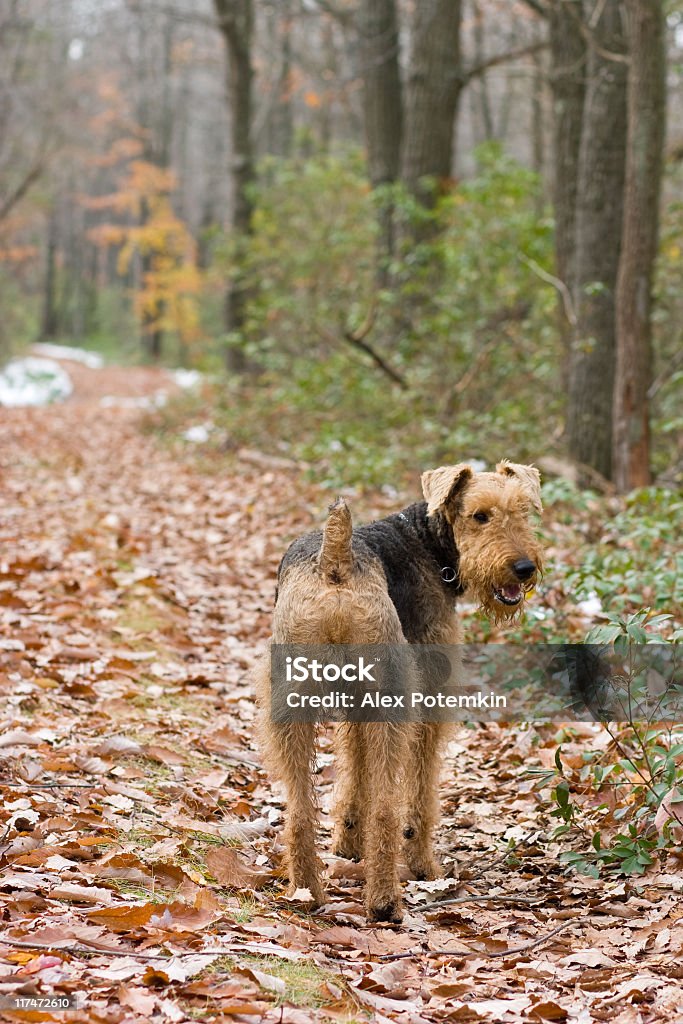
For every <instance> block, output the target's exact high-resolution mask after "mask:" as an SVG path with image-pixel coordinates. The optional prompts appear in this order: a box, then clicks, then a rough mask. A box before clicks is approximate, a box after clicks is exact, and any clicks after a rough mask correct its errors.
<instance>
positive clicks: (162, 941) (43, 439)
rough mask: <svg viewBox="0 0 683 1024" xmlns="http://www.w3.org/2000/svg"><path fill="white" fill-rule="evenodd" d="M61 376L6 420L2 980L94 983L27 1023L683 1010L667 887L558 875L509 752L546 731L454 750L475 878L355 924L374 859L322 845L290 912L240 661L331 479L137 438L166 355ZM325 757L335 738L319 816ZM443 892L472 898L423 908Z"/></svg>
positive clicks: (452, 789)
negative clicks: (324, 888) (66, 385)
mask: <svg viewBox="0 0 683 1024" xmlns="http://www.w3.org/2000/svg"><path fill="white" fill-rule="evenodd" d="M64 365H65V366H66V367H67V368H68V370H69V372H70V373H71V374H72V377H73V380H74V384H75V392H74V395H73V397H72V398H71V399H70V400H69V401H67V402H65V403H63V404H61V405H55V406H51V407H48V408H42V409H17V410H0V486H1V487H2V499H1V506H0V507H1V513H0V545H1V547H0V698H1V701H2V703H1V704H0V784H1V785H2V786H3V787H4V789H3V795H4V806H3V811H2V832H1V833H0V871H1V873H2V877H1V878H0V908H1V909H0V913H1V914H2V918H3V923H2V926H1V932H2V935H1V936H0V982H2V986H1V987H0V991H2V992H5V993H9V995H11V996H12V998H14V996H15V995H16V994H17V993H19V994H20V995H22V996H26V997H33V996H36V997H37V996H40V995H44V994H45V993H47V992H54V993H56V994H61V995H64V994H69V993H81V994H82V1000H84V1005H83V1007H82V1009H80V1010H78V1011H74V1012H73V1013H68V1012H67V1013H66V1014H63V1013H60V1014H58V1015H56V1016H54V1018H53V1017H52V1016H51V1015H50V1014H48V1016H46V1017H43V1018H32V1019H59V1020H68V1019H74V1020H78V1021H89V1020H107V1021H112V1022H118V1021H122V1022H123V1021H142V1020H148V1019H151V1018H152V1017H154V1019H156V1020H160V1021H166V1020H169V1021H185V1020H191V1019H197V1017H199V1019H203V1020H218V1019H220V1020H227V1019H235V1020H245V1021H246V1020H251V1021H253V1020H256V1019H264V1020H268V1021H273V1022H275V1021H282V1022H287V1021H291V1022H292V1024H302V1022H304V1021H308V1020H312V1019H321V1020H329V1019H332V1018H334V1019H345V1020H349V1019H358V1020H360V1019H368V1018H371V1017H374V1018H376V1019H377V1020H378V1021H379V1020H385V1021H386V1019H387V1018H391V1019H394V1020H397V1021H401V1022H405V1024H409V1022H410V1024H419V1022H420V1021H432V1020H434V1021H436V1020H445V1019H449V1020H456V1019H457V1020H495V1021H508V1020H512V1021H514V1020H518V1019H519V1020H522V1019H524V1020H530V1019H532V1020H533V1019H535V1020H538V1019H549V1020H565V1019H572V1020H581V1021H582V1024H588V1022H590V1021H591V1020H594V1019H596V1020H602V1019H606V1017H609V1018H610V1019H613V1020H619V1021H622V1022H624V1024H626V1022H630V1021H649V1020H655V1019H658V1020H664V1019H668V1018H669V1015H670V1013H673V1012H674V1008H675V1006H677V1004H678V1001H679V995H678V982H677V981H676V980H675V979H676V978H677V977H679V973H678V972H679V967H678V961H677V958H676V956H675V955H674V951H675V950H679V949H680V948H681V947H682V946H683V928H681V927H680V926H679V925H678V924H677V920H678V919H679V917H680V912H679V910H678V901H679V899H680V897H679V896H677V895H676V893H675V891H674V888H675V885H674V883H675V879H673V880H672V879H669V881H668V883H667V882H666V879H665V881H664V883H662V881H661V879H660V886H661V887H660V889H657V890H655V889H654V888H653V889H651V890H650V891H648V892H647V893H645V892H642V893H637V892H636V891H635V890H634V888H633V886H631V884H630V883H625V882H623V881H616V882H611V883H609V884H605V883H603V882H597V881H595V880H592V879H579V880H576V879H574V880H571V881H568V880H567V879H566V878H565V877H564V876H563V875H562V872H561V868H560V866H559V865H558V863H557V860H556V853H557V849H556V848H554V847H553V846H552V844H550V845H548V844H547V838H546V837H547V832H548V831H549V829H550V826H551V825H552V822H551V821H549V819H548V818H547V816H546V815H545V814H544V812H543V809H542V808H540V805H539V802H538V800H537V799H536V798H535V796H534V795H533V792H532V787H531V783H530V782H529V781H528V780H527V781H520V775H519V771H518V768H517V766H518V765H519V764H520V763H521V762H523V761H524V760H525V759H527V758H529V757H531V756H532V754H533V756H534V758H535V760H536V761H538V760H539V757H540V759H541V760H543V759H544V758H545V760H546V761H549V760H551V759H552V750H553V743H552V742H551V741H548V743H547V749H545V750H543V742H542V740H541V738H540V737H539V736H538V735H537V734H536V733H535V732H534V731H533V730H529V731H526V732H522V733H518V734H516V733H513V732H509V733H506V732H505V731H503V730H498V729H494V728H493V727H491V728H490V729H481V730H479V731H477V732H476V733H469V734H467V733H465V734H463V735H462V736H461V737H459V739H458V741H457V742H455V743H454V744H452V746H451V748H450V758H449V761H448V764H447V766H446V769H445V772H444V785H443V794H442V795H443V799H444V807H445V817H444V824H443V827H442V830H441V833H440V844H439V845H440V848H441V852H442V855H443V858H444V863H445V868H446V871H447V873H450V874H456V875H457V874H459V876H460V880H461V884H460V886H458V885H457V883H456V882H455V881H454V880H453V879H452V878H451V879H446V880H444V881H440V882H437V883H434V884H432V885H431V886H430V884H426V885H422V886H421V887H418V886H415V885H413V886H412V887H410V889H409V892H410V893H412V895H411V896H410V895H409V901H408V902H409V912H408V914H407V917H406V922H405V927H404V928H403V929H399V930H396V929H391V928H389V927H387V928H382V927H379V928H368V927H366V925H365V920H364V916H363V909H362V903H361V890H360V875H361V871H360V869H359V868H358V866H356V865H353V864H350V863H347V862H344V861H336V860H334V859H333V858H331V857H327V863H328V871H329V874H330V888H329V904H328V906H327V907H326V908H325V909H324V911H323V913H322V914H321V915H319V916H317V917H316V918H311V917H310V916H308V915H306V914H305V912H303V911H302V910H301V908H299V907H297V906H294V905H292V904H290V903H288V902H287V901H286V899H285V898H284V896H283V888H282V885H281V879H280V878H279V876H278V870H279V869H278V864H279V856H278V850H279V847H278V840H279V825H280V821H281V801H280V794H279V791H278V790H277V788H275V789H271V787H270V786H269V785H268V783H267V780H266V777H265V776H264V774H263V773H262V771H261V770H260V768H259V755H258V751H257V749H256V746H255V743H254V739H253V734H252V733H253V730H252V723H253V712H254V708H253V698H252V694H251V690H250V687H249V677H248V669H249V667H250V666H251V665H252V664H253V661H254V658H255V657H256V655H257V652H258V650H259V647H260V645H261V644H262V643H263V640H264V639H265V637H266V636H267V632H268V623H269V618H270V610H271V607H272V596H273V581H274V575H275V569H276V566H277V563H278V560H279V558H280V556H281V553H282V550H283V548H284V546H285V544H286V541H287V539H289V538H290V537H292V536H294V535H295V534H296V533H298V532H300V531H301V530H303V529H307V528H310V527H311V525H312V524H313V522H314V521H315V519H316V517H317V512H318V510H319V509H321V508H322V507H323V506H324V502H325V496H324V495H322V494H321V493H320V492H317V491H316V490H315V488H313V487H312V486H311V485H308V484H306V483H304V482H303V480H302V479H301V478H300V477H299V475H298V474H297V473H296V472H287V471H285V470H283V469H282V468H277V469H270V468H268V467H267V464H266V466H265V468H264V466H258V467H257V466H255V465H254V464H253V463H252V462H250V461H246V460H245V461H239V459H237V460H236V461H233V463H232V464H231V468H230V471H229V472H227V471H226V460H225V458H224V457H223V456H220V455H216V456H215V458H214V459H212V457H211V456H210V455H208V456H206V457H204V458H203V459H202V460H201V463H200V462H198V461H197V460H196V459H195V458H194V453H193V452H188V447H187V446H186V445H184V444H182V443H180V442H174V443H171V442H170V441H164V440H159V439H158V438H157V437H156V436H154V435H153V434H151V433H150V432H146V431H145V430H144V429H142V426H143V422H142V421H143V418H144V413H143V412H141V409H140V408H139V406H136V404H135V403H134V402H133V401H132V400H133V399H140V398H145V397H151V396H154V395H155V394H156V393H158V392H159V391H166V392H169V391H171V390H172V389H173V384H172V381H171V379H170V377H169V375H168V374H166V373H165V372H164V371H162V370H154V369H116V368H105V369H102V370H91V369H87V368H85V367H83V366H80V365H78V364H75V363H65V364H64ZM474 739H476V742H472V740H474ZM535 745H536V746H537V747H540V749H541V753H540V754H539V752H538V750H534V746H535ZM331 761H332V758H331V753H330V748H329V742H328V738H327V737H323V742H322V751H321V756H320V763H319V781H320V787H321V792H322V802H323V826H324V832H325V829H326V828H327V827H328V826H329V814H328V812H329V804H330V791H331V783H332V779H333V769H332V766H331ZM511 839H514V840H516V842H517V844H518V846H517V852H516V854H515V857H514V859H513V860H512V861H510V862H509V863H506V856H505V850H506V848H507V846H508V843H509V841H510V840H511ZM328 847H329V844H328ZM447 889H450V893H449V894H451V895H452V894H454V893H455V894H457V896H458V897H460V898H461V899H462V900H469V902H462V903H459V904H455V905H453V906H450V907H444V908H443V909H441V910H440V911H438V912H437V913H436V914H430V915H427V916H426V917H425V916H424V915H422V914H419V913H417V911H416V910H414V909H411V908H414V907H416V906H418V905H419V904H424V903H425V902H426V901H428V900H430V899H436V898H438V897H439V895H441V894H443V893H444V892H445V891H446V890H447ZM492 895H496V896H498V897H502V898H499V899H497V900H496V899H493V900H491V899H490V897H491V896H492ZM627 897H628V900H627ZM560 926H561V928H560ZM665 926H666V927H665ZM554 929H560V930H559V931H558V932H557V933H556V934H555V933H554ZM663 929H664V932H665V933H666V943H664V942H663V941H662V940H658V941H659V945H655V944H654V943H655V939H656V937H657V936H658V935H661V934H662V933H663V932H662V930H663ZM551 932H553V934H552V935H551ZM3 938H4V940H5V943H4V944H3V941H2V940H3ZM537 941H538V946H534V945H533V944H534V943H535V942H537ZM521 947H528V948H529V952H524V949H521ZM211 949H219V950H220V954H219V953H212V954H211V955H207V950H211ZM50 950H52V951H53V952H50ZM59 950H61V951H62V952H61V953H60V952H59ZM87 950H97V951H99V952H98V953H97V955H95V956H93V955H91V953H89V952H87ZM428 950H432V951H433V950H441V951H447V952H442V953H441V954H440V955H439V956H430V955H426V952H427V951H428ZM506 950H507V951H508V952H507V953H506ZM408 951H412V952H417V953H420V951H421V954H420V955H418V956H415V957H409V958H407V959H395V960H382V959H381V957H382V956H383V955H384V956H386V955H389V956H399V955H400V954H403V953H406V952H408ZM169 956H170V959H169ZM145 957H148V958H151V959H145ZM155 957H156V958H155ZM20 986H21V987H20ZM0 998H2V997H1V996H0ZM6 998H9V996H7V997H6ZM636 1003H637V1004H638V1007H637V1008H636V1006H635V1005H634V1004H636ZM3 1005H4V1006H5V1008H4V1009H3V1010H0V1019H5V1018H6V1019H8V1020H20V1019H27V1018H25V1016H23V1015H22V1013H21V1012H18V1011H15V1010H10V1009H9V1008H8V1004H7V1003H5V1004H3ZM3 1014H4V1017H3Z"/></svg>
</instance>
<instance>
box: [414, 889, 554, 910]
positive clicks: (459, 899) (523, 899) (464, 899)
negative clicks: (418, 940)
mask: <svg viewBox="0 0 683 1024" xmlns="http://www.w3.org/2000/svg"><path fill="white" fill-rule="evenodd" d="M544 900H545V896H544V895H543V894H541V895H540V896H523V895H522V894H520V895H519V896H509V895H506V894H501V895H499V896H479V895H477V894H473V895H472V896H454V897H453V898H452V899H448V900H434V902H433V903H423V904H422V906H419V907H414V908H413V909H414V910H416V911H418V912H419V913H420V914H422V913H424V911H425V910H437V909H439V908H440V907H448V906H453V905H454V904H455V903H484V902H499V903H524V904H529V905H531V906H533V905H534V904H536V903H543V902H544Z"/></svg>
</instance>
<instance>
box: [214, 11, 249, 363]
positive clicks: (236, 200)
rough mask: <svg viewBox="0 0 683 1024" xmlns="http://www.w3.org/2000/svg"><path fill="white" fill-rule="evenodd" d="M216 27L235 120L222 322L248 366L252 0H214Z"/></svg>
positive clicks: (235, 359)
mask: <svg viewBox="0 0 683 1024" xmlns="http://www.w3.org/2000/svg"><path fill="white" fill-rule="evenodd" d="M214 7H215V10H216V15H217V18H218V26H219V28H220V31H221V34H222V36H223V41H224V44H225V52H226V57H227V91H228V104H229V108H230V124H231V143H232V146H231V157H230V160H231V164H230V173H231V182H232V210H231V216H230V229H231V231H232V233H233V236H234V243H235V249H236V259H235V271H234V274H233V277H232V280H231V283H230V285H229V287H228V291H227V294H226V297H225V313H224V323H225V329H226V331H227V332H228V334H229V335H232V336H233V337H231V339H230V341H231V344H229V345H228V348H227V350H226V364H227V367H228V369H229V370H233V371H235V372H241V371H243V370H244V369H245V368H246V357H245V354H244V350H243V349H242V348H241V347H240V346H239V345H236V344H233V343H232V342H233V340H234V336H235V335H239V333H240V332H241V331H242V329H243V327H244V323H245V319H246V305H247V298H248V285H247V282H246V280H245V277H244V273H243V267H242V264H243V258H242V255H243V244H244V240H245V239H246V238H247V237H248V235H249V233H250V231H251V217H252V213H253V200H252V197H251V194H250V186H251V185H252V183H253V181H254V156H253V148H252V138H251V121H252V80H253V68H252V62H251V49H252V36H253V30H254V11H253V0H214Z"/></svg>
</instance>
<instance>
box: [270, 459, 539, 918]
mask: <svg viewBox="0 0 683 1024" xmlns="http://www.w3.org/2000/svg"><path fill="white" fill-rule="evenodd" d="M422 485H423V490H424V496H425V500H426V501H427V511H428V513H429V515H430V516H433V515H436V514H437V513H441V514H443V515H445V517H446V519H447V522H448V524H449V525H450V528H451V529H452V531H453V537H454V539H455V542H456V545H457V549H458V552H459V556H460V563H459V578H460V581H461V582H462V584H463V585H464V586H465V587H466V594H467V595H469V596H471V597H472V598H473V599H474V600H476V601H477V602H478V603H479V604H480V605H481V607H482V608H483V609H484V611H485V612H486V613H487V614H488V615H489V616H490V617H491V618H492V619H494V620H496V621H498V620H507V621H510V620H512V619H513V618H514V617H515V616H517V615H518V614H519V611H520V608H521V605H522V604H523V601H522V602H521V604H520V606H519V607H508V606H506V605H504V604H500V603H499V602H497V601H496V599H495V596H494V588H501V587H504V586H508V585H511V584H514V583H515V582H516V579H515V576H514V573H513V571H512V568H511V566H512V564H513V563H514V562H515V561H516V560H518V559H521V558H530V559H532V560H533V561H534V563H535V565H536V566H537V572H536V573H534V575H533V577H532V578H531V579H530V580H528V581H526V582H525V583H524V584H522V586H523V587H524V588H525V589H529V588H530V587H531V586H532V585H533V583H534V582H535V579H536V575H537V573H538V572H540V571H541V557H542V556H541V549H540V546H539V544H538V541H537V540H536V538H535V535H534V531H533V527H532V524H531V522H530V513H531V512H532V510H534V511H540V510H541V499H540V478H539V475H538V470H536V469H535V468H534V467H533V466H520V465H518V464H516V463H510V462H507V461H503V462H501V463H499V464H498V466H497V467H496V472H495V473H475V472H474V470H473V469H472V468H471V466H468V465H466V464H460V465H457V466H442V467H440V468H439V469H436V470H430V471H428V472H426V473H424V474H423V477H422ZM475 513H478V514H481V513H486V515H487V516H488V521H487V522H486V523H480V522H477V521H476V520H475V519H474V518H473V515H474V514H475ZM416 543H417V541H416ZM409 557H410V550H409V549H408V550H406V558H409ZM421 595H422V600H423V601H424V602H428V605H427V607H428V608H429V609H430V614H429V622H430V625H429V627H428V628H427V629H426V630H425V631H424V635H423V636H421V641H420V642H422V643H427V644H432V643H433V644H448V645H457V644H458V643H460V642H461V641H462V633H461V628H460V625H459V622H458V620H457V618H456V616H455V612H454V610H453V601H452V600H450V601H449V600H448V599H447V597H446V596H444V587H443V584H442V583H441V582H440V581H439V578H438V575H437V576H435V578H434V579H426V580H425V581H424V583H423V585H422V590H421ZM272 640H273V642H274V643H301V644H307V643H308V644H327V643H331V644H363V643H366V644H378V643H382V644H393V643H405V642H406V640H405V637H404V635H403V631H402V628H401V623H400V621H399V617H398V613H397V611H396V608H395V607H394V604H393V602H392V600H391V599H390V597H389V594H388V591H387V582H386V578H385V576H384V572H383V570H382V567H381V565H380V563H379V561H377V560H375V561H374V562H371V563H370V564H369V565H367V564H366V565H365V566H364V568H363V571H358V567H357V566H356V565H355V560H354V556H353V551H352V548H351V518H350V514H349V512H348V508H347V506H346V505H345V503H344V502H342V501H338V502H336V503H335V504H334V505H333V506H332V507H331V509H330V515H329V518H328V521H327V525H326V527H325V530H324V533H323V540H322V543H321V546H320V551H319V554H318V558H317V561H313V562H311V560H308V561H307V560H301V561H296V560H295V561H294V562H293V564H290V565H289V566H288V567H287V570H286V572H284V573H283V574H282V579H281V585H280V592H279V596H278V601H277V604H276V607H275V612H274V616H273V635H272ZM455 651H456V653H454V655H453V657H454V659H457V658H458V657H459V654H458V652H457V648H455ZM455 671H456V672H459V665H457V664H456V665H455ZM257 695H258V700H259V705H260V708H261V715H260V723H261V732H262V737H263V743H264V747H265V753H266V757H267V763H268V765H269V767H270V768H271V770H272V771H273V772H274V773H275V774H276V775H278V776H279V777H280V778H281V779H282V780H283V781H284V783H285V786H286V788H287V823H286V827H285V847H286V870H287V874H288V877H289V882H290V888H291V890H292V891H293V890H296V889H302V888H303V889H309V890H310V892H311V895H312V897H313V900H314V902H316V903H320V902H322V900H323V884H322V872H321V868H322V865H321V863H320V860H319V858H318V855H317V835H316V830H317V809H316V800H315V793H314V787H313V774H312V769H313V764H314V760H315V732H316V730H315V726H314V725H309V724H305V723H294V724H291V723H290V724H278V723H276V722H274V721H273V720H272V719H271V718H270V715H269V714H268V709H269V701H270V664H269V657H268V656H266V657H265V658H264V659H263V661H262V662H261V664H260V666H259V670H258V673H257ZM446 734H447V727H445V726H443V725H440V724H420V725H405V724H402V725H397V724H391V723H384V722H367V723H345V724H343V725H340V726H339V727H338V729H337V733H336V744H335V745H336V753H337V759H338V761H337V769H338V785H337V795H336V805H335V831H334V840H333V841H334V847H335V851H336V852H337V853H338V854H339V855H341V856H344V857H349V858H352V859H355V860H359V859H361V858H364V859H365V868H366V892H365V898H366V905H367V910H368V916H369V917H370V918H371V919H375V920H392V921H398V920H400V918H401V910H400V904H401V895H400V886H399V880H398V876H399V872H398V864H399V856H400V853H401V848H403V853H404V856H405V859H406V862H407V864H408V867H409V869H410V870H411V872H412V873H413V874H414V875H416V876H417V877H419V878H433V877H435V876H436V875H437V873H438V865H437V863H436V861H435V859H434V854H433V849H432V835H433V831H434V827H435V825H436V823H437V821H438V815H439V807H438V783H439V764H440V753H441V749H442V746H443V741H444V738H445V736H446Z"/></svg>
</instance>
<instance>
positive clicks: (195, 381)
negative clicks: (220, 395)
mask: <svg viewBox="0 0 683 1024" xmlns="http://www.w3.org/2000/svg"><path fill="white" fill-rule="evenodd" d="M171 376H172V377H173V380H174V381H175V382H176V384H177V385H178V387H179V388H183V390H188V389H189V388H197V387H199V385H200V384H201V382H202V375H201V373H200V372H199V370H171Z"/></svg>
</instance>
